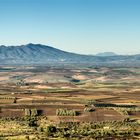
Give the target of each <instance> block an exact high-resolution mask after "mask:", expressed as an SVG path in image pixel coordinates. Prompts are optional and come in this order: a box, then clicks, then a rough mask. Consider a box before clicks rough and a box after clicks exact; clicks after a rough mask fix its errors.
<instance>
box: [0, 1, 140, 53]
mask: <svg viewBox="0 0 140 140" xmlns="http://www.w3.org/2000/svg"><path fill="white" fill-rule="evenodd" d="M139 7H140V1H139V0H113V1H112V0H69V1H66V0H20V1H19V0H0V17H1V22H0V31H1V32H0V45H6V46H7V45H8V46H11V45H25V44H28V43H34V44H43V45H49V46H52V47H55V48H58V49H61V50H64V51H68V52H74V53H80V54H91V55H92V54H97V53H100V52H114V53H117V54H140V47H139V45H140V40H139V37H140V26H139V25H140V18H139V13H140V8H139Z"/></svg>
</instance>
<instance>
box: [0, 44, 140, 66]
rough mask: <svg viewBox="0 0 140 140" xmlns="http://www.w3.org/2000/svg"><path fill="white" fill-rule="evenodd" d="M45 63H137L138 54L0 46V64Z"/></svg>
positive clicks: (36, 46) (139, 55)
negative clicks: (81, 52)
mask: <svg viewBox="0 0 140 140" xmlns="http://www.w3.org/2000/svg"><path fill="white" fill-rule="evenodd" d="M47 63H93V64H103V63H108V64H116V63H117V64H120V63H121V64H127V63H136V64H139V63H140V54H137V55H117V54H115V53H112V52H106V53H100V54H97V55H81V54H76V53H70V52H66V51H62V50H59V49H56V48H53V47H50V46H46V45H41V44H32V43H30V44H27V45H21V46H4V45H2V46H0V64H47Z"/></svg>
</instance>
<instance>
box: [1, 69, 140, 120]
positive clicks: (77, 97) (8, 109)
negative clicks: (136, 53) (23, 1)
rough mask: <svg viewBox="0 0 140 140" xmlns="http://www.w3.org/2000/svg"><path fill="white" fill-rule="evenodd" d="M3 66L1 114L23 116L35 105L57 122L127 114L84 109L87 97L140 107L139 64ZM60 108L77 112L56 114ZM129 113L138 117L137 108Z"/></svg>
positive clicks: (116, 116) (88, 99)
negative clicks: (76, 113)
mask: <svg viewBox="0 0 140 140" xmlns="http://www.w3.org/2000/svg"><path fill="white" fill-rule="evenodd" d="M4 68H5V67H4V66H1V69H0V117H24V110H25V109H27V108H30V109H33V108H36V109H37V110H38V112H39V115H40V116H46V117H48V120H50V121H53V122H56V123H57V122H58V121H70V119H72V120H74V121H78V122H92V121H108V120H123V119H124V118H126V116H125V115H123V114H121V113H120V112H118V111H116V110H114V109H108V108H107V107H102V108H100V107H96V106H94V111H93V112H85V111H84V108H85V107H86V106H87V104H88V102H90V101H92V102H96V103H98V104H99V103H100V104H115V105H134V106H136V107H138V108H139V107H140V81H139V79H140V68H94V67H93V68H79V69H78V68H77V69H75V68H52V67H43V68H42V67H39V66H37V67H36V66H31V67H17V66H14V67H10V69H4ZM89 106H91V105H89ZM61 108H66V109H69V110H75V111H77V112H78V115H77V116H74V117H69V116H63V117H62V116H56V110H57V109H61ZM129 115H130V117H132V118H137V119H140V112H131V113H130V114H129ZM127 117H128V116H127Z"/></svg>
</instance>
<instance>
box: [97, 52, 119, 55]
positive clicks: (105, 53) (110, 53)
mask: <svg viewBox="0 0 140 140" xmlns="http://www.w3.org/2000/svg"><path fill="white" fill-rule="evenodd" d="M116 55H117V54H116V53H114V52H103V53H98V54H96V56H116Z"/></svg>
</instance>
